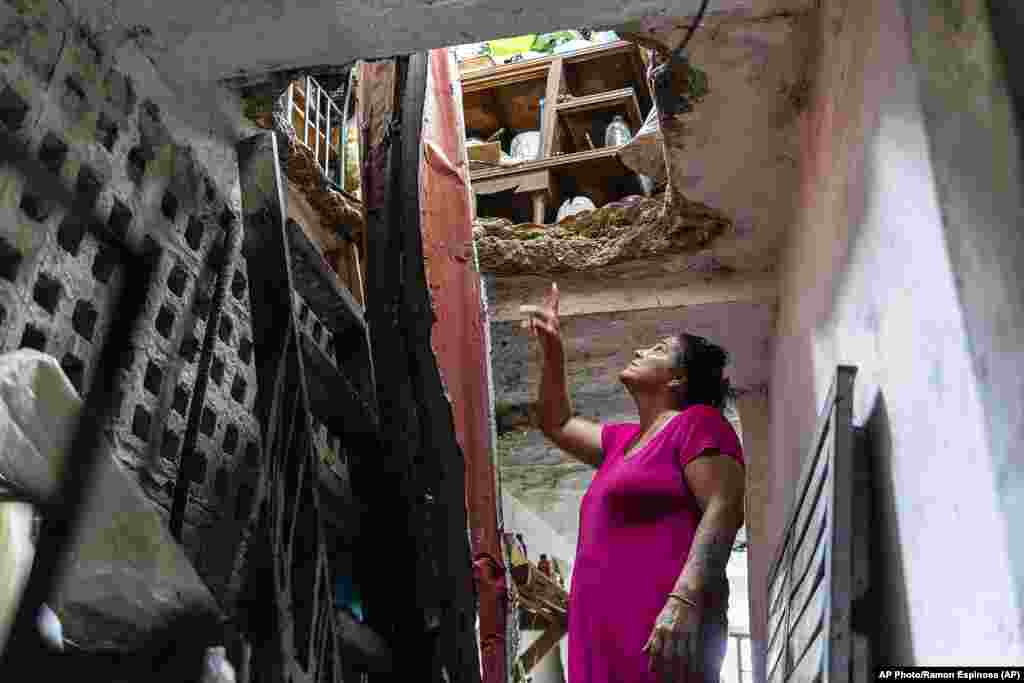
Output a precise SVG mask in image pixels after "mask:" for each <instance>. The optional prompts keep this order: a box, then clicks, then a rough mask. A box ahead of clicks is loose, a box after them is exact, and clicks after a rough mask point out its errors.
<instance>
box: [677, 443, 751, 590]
mask: <svg viewBox="0 0 1024 683" xmlns="http://www.w3.org/2000/svg"><path fill="white" fill-rule="evenodd" d="M683 473H684V474H685V475H686V483H687V484H688V485H689V487H690V490H691V491H693V495H694V496H695V497H696V498H697V503H698V504H699V505H700V507H701V510H702V514H701V518H700V525H699V526H698V527H697V533H696V534H695V535H694V537H693V545H691V546H690V553H689V556H688V557H687V560H686V564H685V565H684V566H683V571H682V572H681V573H680V574H679V579H678V580H677V581H676V584H675V588H674V590H673V591H672V592H673V593H680V594H682V595H684V596H694V595H697V596H700V597H703V596H704V593H705V592H706V591H707V590H708V589H709V588H711V587H713V586H715V585H716V583H718V582H720V581H721V580H722V579H723V578H724V577H725V565H726V563H728V562H729V554H730V553H731V552H732V544H733V542H734V541H735V540H736V532H737V531H739V529H740V527H741V526H743V498H744V476H743V467H742V466H741V465H740V464H739V463H738V462H736V461H735V460H734V459H732V458H730V457H729V456H725V455H721V454H719V453H718V452H717V451H713V452H705V453H704V454H702V455H701V456H700V457H698V458H696V459H694V460H693V461H691V462H690V463H689V464H687V465H686V468H685V469H684V470H683Z"/></svg>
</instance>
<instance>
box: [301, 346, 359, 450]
mask: <svg viewBox="0 0 1024 683" xmlns="http://www.w3.org/2000/svg"><path fill="white" fill-rule="evenodd" d="M300 340H301V344H302V353H303V356H304V359H305V361H306V362H305V370H306V382H307V384H308V386H309V409H310V411H311V412H312V413H313V414H314V415H316V418H317V420H319V421H320V422H322V423H324V424H325V425H327V427H328V429H329V430H330V431H331V432H332V433H334V434H338V435H346V434H359V435H373V436H376V435H377V424H378V419H377V415H376V411H374V409H373V407H372V406H371V405H370V404H369V402H368V401H366V399H364V398H363V397H362V396H360V395H359V392H358V391H357V390H356V388H355V386H354V385H353V383H352V381H351V380H350V379H349V378H348V377H346V376H345V374H344V373H343V372H341V370H339V369H338V368H337V366H335V365H334V363H332V362H331V361H330V359H329V358H328V357H327V354H325V353H324V352H323V351H322V350H321V349H320V347H319V346H317V345H316V344H314V343H313V340H312V339H310V338H309V337H308V336H307V335H305V334H302V335H300ZM367 455H369V454H367Z"/></svg>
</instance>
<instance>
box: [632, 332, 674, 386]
mask: <svg viewBox="0 0 1024 683" xmlns="http://www.w3.org/2000/svg"><path fill="white" fill-rule="evenodd" d="M681 352H682V348H681V347H680V345H679V340H677V339H676V338H675V337H665V338H664V339H661V340H659V341H658V342H657V343H655V344H654V345H653V346H650V347H647V348H644V349H637V350H636V351H634V352H633V360H632V361H631V362H630V364H629V365H627V366H626V368H625V369H624V370H623V371H622V372H621V373H619V379H620V380H621V381H622V382H623V384H626V385H628V386H631V387H661V386H665V385H667V384H668V383H669V382H671V381H672V380H674V379H678V378H679V376H680V374H681V373H680V371H679V370H678V369H676V368H675V362H676V359H677V358H678V356H679V354H680V353H681Z"/></svg>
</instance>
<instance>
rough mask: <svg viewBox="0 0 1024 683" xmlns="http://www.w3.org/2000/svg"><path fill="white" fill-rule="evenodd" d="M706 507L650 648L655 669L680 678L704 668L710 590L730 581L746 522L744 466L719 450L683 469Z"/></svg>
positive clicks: (707, 453) (703, 456) (673, 678)
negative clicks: (702, 627) (703, 634)
mask: <svg viewBox="0 0 1024 683" xmlns="http://www.w3.org/2000/svg"><path fill="white" fill-rule="evenodd" d="M683 473H684V475H685V477H686V483H687V485H689V487H690V490H691V491H693V494H694V496H695V497H696V498H697V502H698V503H699V504H700V507H701V511H702V514H701V520H700V524H699V525H698V527H697V532H696V534H695V535H694V539H693V544H692V545H691V546H690V552H689V555H688V556H687V559H686V564H685V565H683V570H682V572H680V574H679V578H678V579H677V580H676V583H675V586H674V587H673V589H672V593H671V594H670V595H669V596H666V603H665V607H664V608H663V609H662V610H661V613H660V614H659V615H658V620H657V621H656V622H655V625H654V629H653V631H652V632H651V637H650V638H649V639H648V641H647V645H645V646H644V651H646V652H649V654H650V656H651V669H652V670H659V671H660V672H661V673H663V674H664V675H666V676H668V677H669V678H670V679H671V680H674V681H685V680H687V675H688V674H696V673H698V672H699V671H700V669H701V667H702V665H703V662H702V661H701V657H702V656H703V653H702V651H701V650H702V645H701V643H700V624H701V620H702V617H703V611H704V606H705V605H706V604H707V597H706V595H707V592H708V590H711V589H714V588H716V587H717V586H721V585H722V584H723V583H724V582H725V580H726V579H725V565H726V564H727V563H728V562H729V555H730V553H731V552H732V545H733V542H734V541H735V540H736V532H737V531H739V528H740V527H741V526H743V498H744V475H743V467H742V466H741V465H740V464H739V463H738V462H736V461H735V460H733V459H732V458H730V457H728V456H724V455H721V454H720V453H719V452H718V451H716V450H708V451H705V452H704V453H702V454H701V455H700V456H699V457H697V458H695V459H694V460H692V461H691V462H689V463H688V464H687V465H686V467H685V468H684V470H683Z"/></svg>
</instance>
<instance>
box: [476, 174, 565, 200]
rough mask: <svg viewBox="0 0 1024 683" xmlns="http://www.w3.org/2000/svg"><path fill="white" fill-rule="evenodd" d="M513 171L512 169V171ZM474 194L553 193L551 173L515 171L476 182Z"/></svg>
mask: <svg viewBox="0 0 1024 683" xmlns="http://www.w3.org/2000/svg"><path fill="white" fill-rule="evenodd" d="M510 170H511V169H510ZM472 185H473V192H475V193H476V194H494V193H496V192H507V191H508V190H515V191H516V194H524V193H529V192H539V191H547V192H549V193H550V192H551V171H549V170H543V171H526V172H521V171H513V172H511V173H509V174H508V175H505V176H497V177H492V178H489V179H484V180H474V181H473V183H472Z"/></svg>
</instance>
